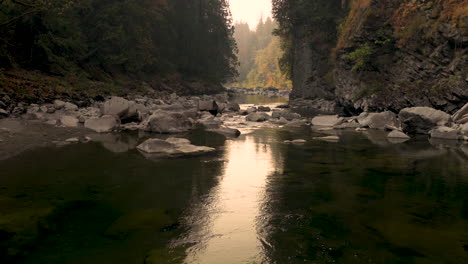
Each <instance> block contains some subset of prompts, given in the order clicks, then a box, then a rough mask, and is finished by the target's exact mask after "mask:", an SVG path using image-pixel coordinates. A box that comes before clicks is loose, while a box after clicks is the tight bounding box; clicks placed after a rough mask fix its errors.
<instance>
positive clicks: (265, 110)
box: [257, 105, 271, 112]
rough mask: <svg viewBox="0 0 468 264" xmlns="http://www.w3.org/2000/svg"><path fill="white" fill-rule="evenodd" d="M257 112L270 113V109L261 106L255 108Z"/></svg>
mask: <svg viewBox="0 0 468 264" xmlns="http://www.w3.org/2000/svg"><path fill="white" fill-rule="evenodd" d="M257 110H258V112H270V111H271V108H270V107H268V106H262V105H261V106H259V107H258V108H257Z"/></svg>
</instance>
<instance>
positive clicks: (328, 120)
mask: <svg viewBox="0 0 468 264" xmlns="http://www.w3.org/2000/svg"><path fill="white" fill-rule="evenodd" d="M343 121H344V118H342V117H339V116H337V115H322V116H316V117H314V118H313V119H312V125H314V126H325V127H333V126H337V125H340V124H341V123H343Z"/></svg>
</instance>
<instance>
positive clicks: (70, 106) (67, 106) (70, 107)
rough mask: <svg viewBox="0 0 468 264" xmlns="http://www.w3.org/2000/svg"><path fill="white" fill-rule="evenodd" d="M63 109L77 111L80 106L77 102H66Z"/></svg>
mask: <svg viewBox="0 0 468 264" xmlns="http://www.w3.org/2000/svg"><path fill="white" fill-rule="evenodd" d="M63 109H65V110H66V111H76V110H78V106H77V105H76V104H72V103H69V102H66V103H65V104H64V105H63Z"/></svg>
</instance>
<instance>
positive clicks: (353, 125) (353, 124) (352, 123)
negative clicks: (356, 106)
mask: <svg viewBox="0 0 468 264" xmlns="http://www.w3.org/2000/svg"><path fill="white" fill-rule="evenodd" d="M358 127H359V123H358V122H356V120H348V121H347V122H343V123H342V124H340V125H337V126H334V127H333V128H335V129H346V128H358Z"/></svg>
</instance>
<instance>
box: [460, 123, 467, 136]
mask: <svg viewBox="0 0 468 264" xmlns="http://www.w3.org/2000/svg"><path fill="white" fill-rule="evenodd" d="M459 129H460V132H461V134H463V135H465V136H468V123H466V124H463V125H461V126H460V128H459Z"/></svg>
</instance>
